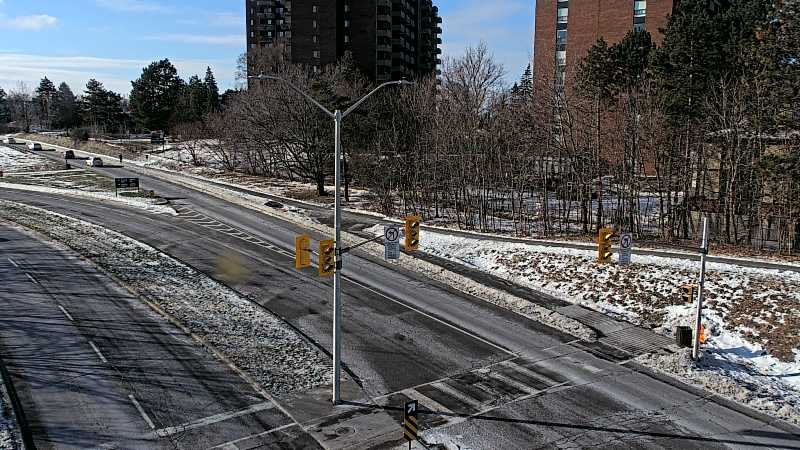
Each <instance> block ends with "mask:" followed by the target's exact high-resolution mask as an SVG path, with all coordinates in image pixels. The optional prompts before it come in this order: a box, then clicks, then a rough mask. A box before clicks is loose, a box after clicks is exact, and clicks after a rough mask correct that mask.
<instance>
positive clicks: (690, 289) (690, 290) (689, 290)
mask: <svg viewBox="0 0 800 450" xmlns="http://www.w3.org/2000/svg"><path fill="white" fill-rule="evenodd" d="M694 289H695V286H694V285H693V284H685V285H683V286H681V291H682V292H683V293H682V295H681V296H682V297H683V300H684V301H685V302H686V303H694Z"/></svg>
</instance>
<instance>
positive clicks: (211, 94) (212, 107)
mask: <svg viewBox="0 0 800 450" xmlns="http://www.w3.org/2000/svg"><path fill="white" fill-rule="evenodd" d="M203 84H204V85H205V91H206V101H205V105H206V112H211V111H217V110H219V106H220V98H219V86H217V79H216V78H215V77H214V72H212V71H211V67H208V68H206V77H205V79H204V80H203Z"/></svg>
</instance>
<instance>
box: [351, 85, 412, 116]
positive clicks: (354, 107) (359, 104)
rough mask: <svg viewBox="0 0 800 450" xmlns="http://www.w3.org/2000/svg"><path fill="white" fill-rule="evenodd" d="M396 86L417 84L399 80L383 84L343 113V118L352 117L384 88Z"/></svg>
mask: <svg viewBox="0 0 800 450" xmlns="http://www.w3.org/2000/svg"><path fill="white" fill-rule="evenodd" d="M395 84H399V85H413V84H416V83H412V82H411V81H406V80H399V81H387V82H386V83H383V84H381V85H380V86H378V87H376V88H375V89H373V90H372V92H370V93H369V94H367V95H365V96H364V97H362V98H361V100H359V101H357V102H356V103H355V104H354V105H353V106H351V107H349V108H347V110H346V111H345V112H343V113H342V118H343V119H344V118H345V117H347V116H349V115H350V113H352V112H353V111H355V110H356V108H358V107H359V106H361V104H362V103H364V102H365V101H367V99H368V98H370V97H372V94H374V93H376V92H378V91H380V90H381V89H383V88H385V87H387V86H392V85H395Z"/></svg>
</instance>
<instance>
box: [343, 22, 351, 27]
mask: <svg viewBox="0 0 800 450" xmlns="http://www.w3.org/2000/svg"><path fill="white" fill-rule="evenodd" d="M344 27H345V28H350V21H349V20H345V21H344Z"/></svg>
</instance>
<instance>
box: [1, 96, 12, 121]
mask: <svg viewBox="0 0 800 450" xmlns="http://www.w3.org/2000/svg"><path fill="white" fill-rule="evenodd" d="M9 121H10V113H9V111H8V96H7V94H6V91H4V90H3V88H0V126H3V125H5V124H7V123H8V122H9Z"/></svg>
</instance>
